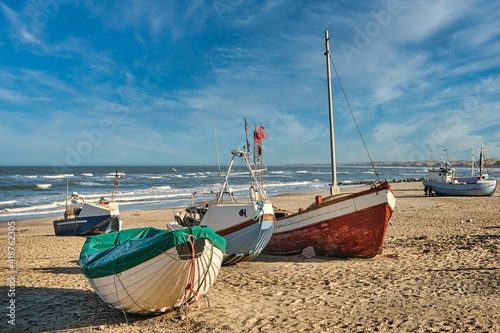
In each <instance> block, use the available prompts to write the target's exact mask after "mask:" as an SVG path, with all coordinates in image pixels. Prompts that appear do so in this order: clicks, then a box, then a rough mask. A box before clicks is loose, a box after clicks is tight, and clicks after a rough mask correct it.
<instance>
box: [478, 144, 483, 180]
mask: <svg viewBox="0 0 500 333" xmlns="http://www.w3.org/2000/svg"><path fill="white" fill-rule="evenodd" d="M483 150H484V148H483V143H482V142H481V154H479V179H483Z"/></svg>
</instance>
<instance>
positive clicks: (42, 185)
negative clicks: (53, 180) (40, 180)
mask: <svg viewBox="0 0 500 333" xmlns="http://www.w3.org/2000/svg"><path fill="white" fill-rule="evenodd" d="M36 186H38V187H39V188H44V189H46V188H49V187H51V186H52V184H36Z"/></svg>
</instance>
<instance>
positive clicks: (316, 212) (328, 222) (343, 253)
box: [263, 31, 396, 258]
mask: <svg viewBox="0 0 500 333" xmlns="http://www.w3.org/2000/svg"><path fill="white" fill-rule="evenodd" d="M325 39H326V53H325V55H326V64H327V80H328V98H329V99H328V101H329V111H330V141H331V166H332V185H331V188H330V196H328V197H325V198H322V197H321V196H317V197H316V200H315V202H313V203H312V204H311V205H310V206H309V207H307V208H306V209H303V210H302V209H301V210H297V211H296V212H293V213H291V212H277V213H276V226H275V231H274V234H273V236H272V238H271V240H270V241H269V244H268V245H267V247H266V248H265V249H264V251H263V252H264V253H268V254H297V253H300V252H301V251H302V250H303V249H305V248H306V247H309V246H312V247H314V248H315V249H316V250H317V251H318V252H320V253H322V254H328V255H333V256H337V257H345V258H353V257H360V258H370V257H373V256H375V255H377V253H379V252H380V251H381V248H382V244H383V241H384V236H385V232H386V229H387V223H388V221H389V219H390V218H391V216H392V213H393V211H394V208H395V205H396V197H395V195H394V193H393V191H392V190H391V187H390V185H389V182H387V181H385V182H383V183H381V184H377V185H374V186H372V187H371V188H370V189H367V190H364V191H360V192H357V193H345V194H342V193H339V192H340V191H339V188H338V185H337V175H336V164H335V142H334V131H333V112H332V96H331V80H330V61H331V60H330V51H329V45H328V43H329V38H328V31H326V32H325ZM377 175H378V174H377Z"/></svg>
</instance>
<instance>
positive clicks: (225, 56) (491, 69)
mask: <svg viewBox="0 0 500 333" xmlns="http://www.w3.org/2000/svg"><path fill="white" fill-rule="evenodd" d="M0 23H1V24H0V59H1V60H0V165H7V166H8V165H49V166H54V167H72V166H78V165H216V164H217V159H216V150H215V143H214V132H213V125H212V119H213V120H214V124H215V133H216V136H217V147H218V150H219V156H220V160H221V164H227V163H228V162H229V160H230V158H231V153H230V151H231V150H232V149H236V148H237V147H240V148H242V147H243V145H245V125H244V119H245V117H246V118H247V120H248V124H249V133H250V137H251V138H250V139H252V136H253V135H252V131H253V129H254V128H255V126H254V124H257V125H259V126H260V124H262V126H263V127H264V128H265V131H266V133H267V136H268V138H267V139H265V140H263V154H264V155H263V157H264V161H265V162H267V163H268V164H271V165H273V164H274V165H281V164H295V163H329V162H330V139H329V133H330V132H329V114H328V92H327V79H326V57H325V55H324V53H325V31H326V30H327V31H328V33H329V36H330V51H331V54H332V61H333V64H334V65H335V68H336V69H337V72H338V74H339V77H340V79H341V82H342V85H343V87H344V90H345V93H346V96H347V99H348V101H349V103H350V106H351V108H352V111H353V114H354V116H355V119H356V121H357V124H358V126H359V129H360V131H361V133H362V135H363V138H364V141H365V142H366V145H367V147H368V150H369V152H370V155H371V157H372V159H373V160H375V161H396V162H407V161H415V160H426V159H429V158H430V151H431V150H433V151H434V158H435V159H438V158H439V156H440V154H442V152H443V150H444V149H447V150H448V153H449V158H450V160H469V159H470V157H471V148H472V146H474V147H475V148H476V158H477V156H478V153H477V151H478V149H479V147H480V145H481V142H486V143H487V144H486V148H487V150H486V154H487V157H489V158H500V112H499V109H500V2H498V1H471V0H461V1H459V0H457V1H451V0H442V1H396V0H379V1H357V2H355V1H350V0H345V1H344V0H339V1H332V0H330V1H309V0H303V1H302V0H294V1H292V0H262V1H251V0H245V1H243V0H213V1H208V0H206V1H203V0H186V1H160V0H150V1H139V0H124V1H97V0H96V1H93V0H30V1H7V0H0ZM332 95H333V109H334V124H335V125H334V127H335V143H336V160H337V162H339V163H348V162H365V161H368V160H369V159H368V155H367V153H366V152H365V149H364V147H363V143H362V140H361V138H360V136H359V134H358V131H357V129H356V125H355V122H354V120H353V118H352V116H351V112H350V111H349V108H348V105H347V102H346V100H345V99H344V96H343V95H342V90H341V89H340V86H339V83H338V80H337V76H336V75H335V71H334V70H333V68H332ZM250 141H252V140H250Z"/></svg>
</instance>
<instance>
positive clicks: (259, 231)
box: [200, 202, 275, 265]
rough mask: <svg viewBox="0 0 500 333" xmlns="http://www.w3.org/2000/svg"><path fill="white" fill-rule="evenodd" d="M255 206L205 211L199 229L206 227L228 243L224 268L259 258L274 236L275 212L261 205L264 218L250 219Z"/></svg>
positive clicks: (223, 205)
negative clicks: (202, 226) (201, 226)
mask: <svg viewBox="0 0 500 333" xmlns="http://www.w3.org/2000/svg"><path fill="white" fill-rule="evenodd" d="M258 209H259V206H258V203H257V202H244V203H221V204H217V205H215V206H211V207H209V208H208V210H207V212H206V214H205V215H204V216H203V219H202V220H201V223H200V225H204V226H208V227H210V228H211V229H212V230H214V231H215V232H216V233H217V234H218V235H220V236H222V237H224V239H225V240H226V241H227V246H226V255H225V257H224V261H223V262H222V264H223V265H232V264H236V263H238V262H242V261H248V260H251V259H253V258H255V257H256V256H258V255H259V254H260V253H261V252H262V250H263V249H264V248H265V247H266V245H267V243H268V242H269V240H270V239H271V237H272V235H273V232H274V223H275V218H274V210H273V206H272V204H271V203H270V202H266V203H264V206H263V214H262V215H261V216H260V217H259V218H258V219H256V220H254V219H253V216H254V214H255V212H257V210H258Z"/></svg>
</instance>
